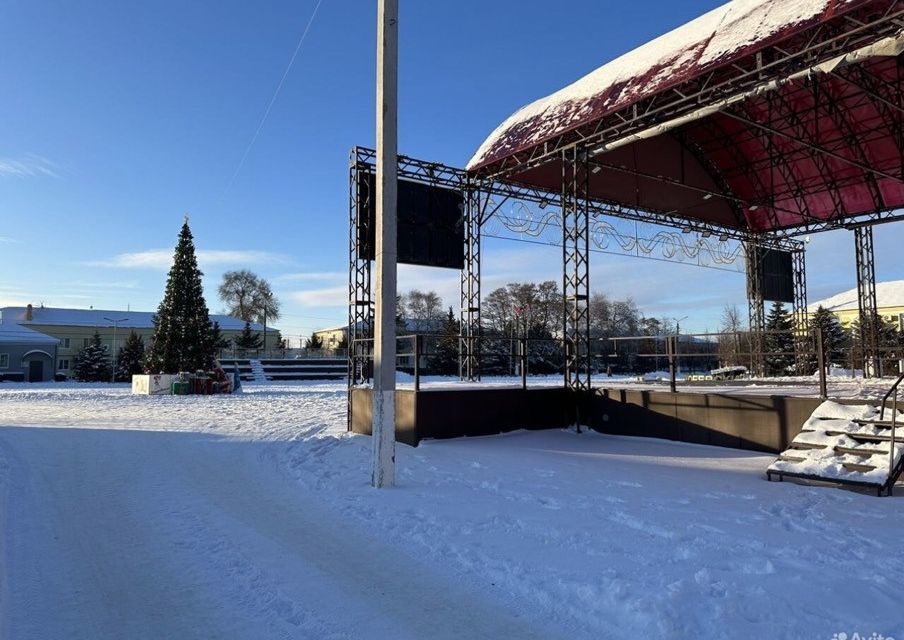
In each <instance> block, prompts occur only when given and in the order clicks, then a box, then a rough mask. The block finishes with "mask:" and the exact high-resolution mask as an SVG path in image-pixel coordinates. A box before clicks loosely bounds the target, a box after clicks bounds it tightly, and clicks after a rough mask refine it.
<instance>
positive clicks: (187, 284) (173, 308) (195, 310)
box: [146, 216, 214, 373]
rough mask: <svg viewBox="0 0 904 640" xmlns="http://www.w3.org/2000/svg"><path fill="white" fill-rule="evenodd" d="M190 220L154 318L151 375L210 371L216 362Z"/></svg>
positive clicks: (148, 358)
mask: <svg viewBox="0 0 904 640" xmlns="http://www.w3.org/2000/svg"><path fill="white" fill-rule="evenodd" d="M202 275H203V274H202V273H201V270H200V269H199V268H198V260H197V258H196V257H195V245H194V241H193V240H192V235H191V230H190V229H189V228H188V217H187V216H186V218H185V224H183V225H182V231H181V232H180V233H179V243H178V244H177V245H176V252H175V255H174V256H173V266H172V268H171V269H170V272H169V277H168V278H167V281H166V292H165V293H164V295H163V300H162V301H161V303H160V306H159V307H158V308H157V314H156V315H155V316H154V335H153V337H152V338H151V345H150V347H149V348H148V352H147V359H146V364H147V367H146V368H147V370H148V371H150V372H151V373H178V372H180V371H196V370H198V369H203V370H207V369H210V368H212V366H213V361H214V345H213V337H214V336H213V326H212V325H211V323H210V315H209V313H208V310H207V303H206V302H205V301H204V290H203V288H202V286H201V276H202Z"/></svg>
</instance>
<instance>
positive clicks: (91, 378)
mask: <svg viewBox="0 0 904 640" xmlns="http://www.w3.org/2000/svg"><path fill="white" fill-rule="evenodd" d="M112 373H113V369H112V367H111V366H110V354H109V353H107V347H106V346H104V345H103V344H101V342H100V335H99V334H98V333H97V331H95V332H94V337H93V338H91V342H90V343H89V344H88V346H86V347H85V348H84V349H82V350H81V351H79V352H78V355H77V356H75V379H76V380H81V381H82V382H109V381H110V375H111V374H112Z"/></svg>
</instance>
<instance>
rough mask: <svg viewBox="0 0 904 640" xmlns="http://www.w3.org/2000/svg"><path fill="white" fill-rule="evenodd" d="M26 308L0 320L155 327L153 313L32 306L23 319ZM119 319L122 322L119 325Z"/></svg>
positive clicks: (232, 322)
mask: <svg viewBox="0 0 904 640" xmlns="http://www.w3.org/2000/svg"><path fill="white" fill-rule="evenodd" d="M26 313H27V309H26V307H4V308H2V309H0V318H2V319H3V321H5V322H13V323H18V324H20V325H38V326H63V327H112V326H113V322H111V321H110V320H108V319H107V318H111V319H112V320H117V323H116V326H117V327H119V328H120V329H152V328H153V327H154V321H153V318H154V312H153V311H121V310H120V311H111V310H104V309H61V308H55V307H33V308H32V320H26V319H25V316H26ZM119 320H122V321H121V322H119ZM210 320H211V322H219V323H220V329H222V330H224V331H241V330H242V329H244V328H245V322H244V321H243V320H239V319H238V318H233V317H232V316H225V315H214V314H211V316H210ZM251 328H252V329H253V330H254V331H261V330H262V329H263V326H262V325H260V324H258V323H256V322H255V323H252V324H251Z"/></svg>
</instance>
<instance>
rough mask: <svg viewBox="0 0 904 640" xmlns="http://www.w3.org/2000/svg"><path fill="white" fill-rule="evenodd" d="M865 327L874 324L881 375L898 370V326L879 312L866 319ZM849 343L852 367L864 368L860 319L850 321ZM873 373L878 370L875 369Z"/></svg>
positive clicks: (899, 333) (899, 350)
mask: <svg viewBox="0 0 904 640" xmlns="http://www.w3.org/2000/svg"><path fill="white" fill-rule="evenodd" d="M866 323H867V329H869V328H870V326H871V325H874V326H875V331H876V338H877V340H876V342H877V346H878V347H879V359H880V360H881V362H880V366H881V367H882V368H881V373H882V375H890V374H894V373H897V371H898V359H899V358H900V357H901V355H900V354H901V346H902V341H904V340H902V335H901V332H900V331H899V330H898V327H897V326H896V325H894V324H892V323H891V322H888V321H886V320H885V319H884V318H883V317H882V316H880V315H879V314H876V315H874V316H873V317H872V318H867V319H866ZM851 343H852V345H853V356H854V368H856V369H862V368H865V366H866V362H865V358H864V350H863V345H862V344H861V340H860V320H859V319H858V320H855V321H854V322H852V323H851ZM874 373H875V374H879V373H880V372H878V371H876V372H874Z"/></svg>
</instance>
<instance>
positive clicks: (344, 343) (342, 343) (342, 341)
mask: <svg viewBox="0 0 904 640" xmlns="http://www.w3.org/2000/svg"><path fill="white" fill-rule="evenodd" d="M336 348H337V349H348V333H347V332H345V331H343V332H342V337H341V338H339V342H337V343H336Z"/></svg>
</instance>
